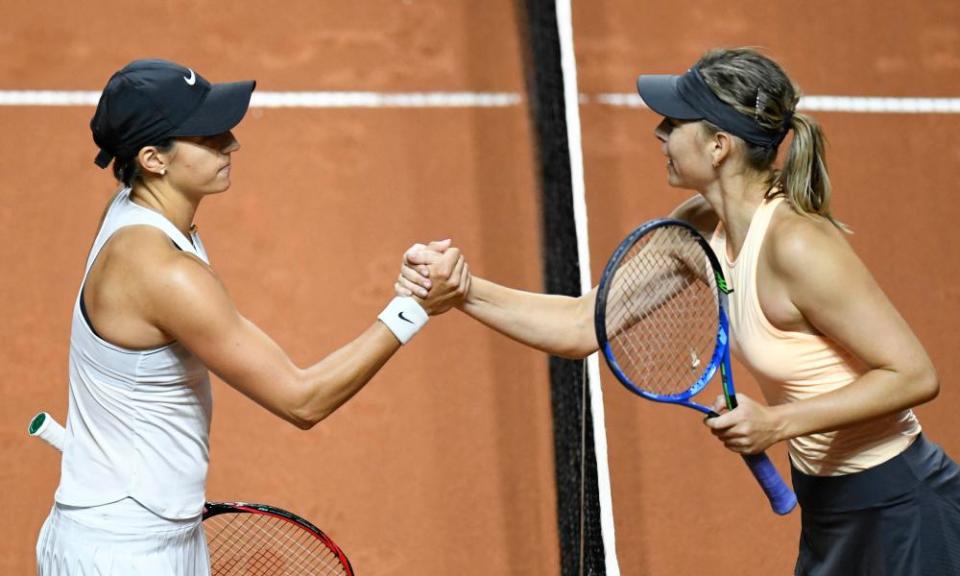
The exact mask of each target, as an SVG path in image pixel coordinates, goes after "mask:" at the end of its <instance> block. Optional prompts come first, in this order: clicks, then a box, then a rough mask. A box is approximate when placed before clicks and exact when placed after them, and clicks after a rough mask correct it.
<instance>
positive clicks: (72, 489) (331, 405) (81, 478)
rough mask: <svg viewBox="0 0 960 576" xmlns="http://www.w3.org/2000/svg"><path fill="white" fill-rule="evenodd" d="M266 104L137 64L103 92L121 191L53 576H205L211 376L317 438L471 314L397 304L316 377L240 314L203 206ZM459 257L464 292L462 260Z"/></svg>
mask: <svg viewBox="0 0 960 576" xmlns="http://www.w3.org/2000/svg"><path fill="white" fill-rule="evenodd" d="M254 86H255V83H254V82H252V81H250V82H236V83H229V84H213V85H211V84H210V83H209V82H207V81H206V80H205V79H204V78H203V77H202V76H200V75H199V74H197V73H196V71H195V70H193V69H190V68H187V67H184V66H180V65H178V64H174V63H172V62H167V61H162V60H138V61H135V62H132V63H131V64H129V65H127V66H126V67H124V68H123V69H122V70H120V71H118V72H117V73H116V74H114V75H113V76H112V77H111V78H110V80H109V82H108V83H107V85H106V88H105V89H104V91H103V94H102V96H101V98H100V102H99V105H98V106H97V111H96V113H95V115H94V117H93V120H92V121H91V129H92V131H93V138H94V141H95V142H96V144H97V145H98V146H99V148H100V153H99V155H98V156H97V158H96V163H97V164H98V165H99V166H100V167H101V168H106V167H107V166H108V165H109V164H110V162H111V161H112V162H113V170H114V174H115V175H116V177H117V179H118V180H120V181H121V182H122V183H123V188H122V189H121V190H120V191H119V193H117V195H116V196H115V197H114V198H113V200H112V201H111V202H110V204H109V206H108V207H107V210H106V213H105V214H104V217H103V220H102V223H101V226H100V230H99V232H98V234H97V236H96V239H95V241H94V244H93V248H92V249H91V251H90V254H89V257H88V259H87V265H86V271H85V276H84V279H83V282H82V283H81V288H80V291H79V294H78V297H77V301H76V304H75V306H74V311H73V324H72V331H71V339H70V385H69V392H70V402H69V408H68V417H67V431H66V438H65V446H64V451H63V461H62V468H61V478H60V485H59V487H58V489H57V492H56V498H55V500H56V502H55V504H54V506H53V509H52V510H51V512H50V515H49V517H48V518H47V520H46V522H45V523H44V526H43V528H42V529H41V532H40V536H39V539H38V542H37V565H38V573H39V574H41V575H43V576H66V575H74V576H75V575H78V574H91V575H92V574H103V575H107V574H114V575H132V574H139V575H151V574H156V575H165V576H169V575H184V576H187V575H189V576H196V575H204V574H208V573H209V560H208V558H207V553H206V543H205V541H204V533H203V529H202V527H201V524H200V519H201V513H202V509H203V504H204V500H205V498H204V487H205V481H206V475H207V461H208V442H207V435H208V432H209V426H210V416H211V411H212V402H211V395H210V382H209V377H208V373H207V371H208V370H212V371H214V372H215V373H216V374H217V375H219V376H220V377H221V378H222V379H223V380H224V381H225V382H227V383H228V384H230V385H231V386H233V387H234V388H236V389H237V390H239V391H240V392H242V393H243V394H245V395H247V396H249V397H250V398H251V399H253V400H254V401H255V402H257V403H258V404H260V405H262V406H263V407H265V408H266V409H268V410H270V411H271V412H273V413H274V414H276V415H277V416H279V417H281V418H283V419H285V420H287V421H289V422H291V423H292V424H294V425H296V426H299V427H301V428H305V429H306V428H310V427H311V426H313V425H314V424H316V423H317V422H319V421H320V420H323V419H324V418H325V417H326V416H327V415H329V414H330V413H331V412H333V411H334V410H336V409H337V408H338V407H339V406H340V405H341V404H343V403H344V402H346V401H347V400H348V399H350V397H352V396H353V395H354V394H355V393H357V392H358V391H359V390H360V389H361V388H362V387H363V386H364V384H366V383H367V381H368V380H370V378H371V377H373V375H374V374H376V372H377V370H379V368H380V367H381V366H383V365H384V363H385V362H386V361H387V360H388V359H389V358H390V357H391V356H392V355H393V354H394V353H395V352H396V351H397V350H398V349H399V347H400V345H401V344H402V343H404V342H406V341H407V340H409V338H410V337H412V336H413V334H414V333H415V332H416V331H417V330H418V329H419V328H420V327H422V326H423V324H424V323H425V322H426V321H427V318H428V315H429V314H433V313H438V312H440V311H443V310H444V309H446V308H449V307H450V306H451V305H452V304H453V303H455V302H456V301H457V298H458V296H457V295H456V293H455V292H454V293H453V295H452V298H448V297H447V296H446V295H445V296H443V297H442V298H440V299H427V300H425V301H423V302H421V304H417V303H416V302H414V301H413V299H411V298H395V299H394V300H393V301H391V302H390V304H389V305H388V306H387V307H386V309H385V310H384V311H383V313H382V314H381V315H380V316H379V321H376V322H373V323H372V324H371V326H370V327H369V328H368V329H366V330H365V331H364V332H363V333H362V334H360V335H359V336H358V337H357V338H356V339H354V340H353V341H352V342H350V343H348V344H347V345H345V346H344V347H342V348H340V349H339V350H336V351H335V352H333V353H331V354H329V355H328V356H327V357H325V358H323V359H322V360H320V361H319V362H317V363H316V364H314V365H312V366H309V367H307V368H300V367H298V366H296V365H295V364H294V363H293V362H292V361H291V360H290V358H289V357H288V356H287V355H286V354H285V353H284V351H283V350H282V349H281V348H280V347H279V346H278V345H277V344H276V343H275V342H274V341H273V340H271V339H270V337H269V336H267V335H266V334H265V333H264V332H262V331H261V330H259V329H258V328H257V327H256V326H255V325H254V324H253V323H251V322H250V321H249V320H247V319H246V318H244V317H243V316H242V315H241V314H240V313H239V312H238V311H237V309H236V308H235V307H234V305H233V303H232V301H231V299H230V297H229V295H228V294H227V292H226V290H225V288H224V286H223V285H222V284H221V282H220V280H219V279H218V278H217V275H216V273H215V272H214V271H213V269H211V268H210V266H209V265H208V263H207V254H206V252H205V251H204V248H203V244H202V243H201V242H200V237H199V236H198V235H197V232H196V230H195V229H194V227H193V225H192V223H193V220H194V216H195V214H196V212H197V209H198V207H199V205H200V203H201V201H202V200H203V199H204V198H205V197H206V196H208V195H211V194H218V193H221V192H224V191H225V190H227V188H229V186H230V164H231V158H232V156H231V155H232V153H233V152H236V151H237V150H238V149H239V147H240V146H239V144H238V143H237V140H236V139H235V138H234V136H233V134H232V133H231V130H232V129H233V128H234V127H235V126H236V125H237V123H239V122H240V120H241V119H242V118H243V116H244V114H245V112H246V110H247V107H248V105H249V102H250V96H251V93H252V91H253V89H254ZM434 247H435V248H440V249H442V248H445V247H446V246H445V245H443V244H438V245H436V246H434ZM447 254H448V255H449V258H448V259H450V260H454V261H456V266H458V267H459V269H460V270H461V271H462V272H463V273H464V274H465V273H466V268H465V266H464V264H463V261H462V259H461V258H459V256H458V255H457V253H456V251H453V252H450V251H447ZM385 281H386V279H385ZM464 288H466V284H465V285H464Z"/></svg>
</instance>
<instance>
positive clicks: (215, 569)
mask: <svg viewBox="0 0 960 576" xmlns="http://www.w3.org/2000/svg"><path fill="white" fill-rule="evenodd" d="M203 524H204V529H205V530H206V533H207V547H208V549H209V552H210V565H211V574H213V575H214V576H230V575H244V576H277V575H280V574H283V575H290V576H297V575H307V574H314V575H321V576H327V575H331V576H333V575H343V574H348V572H347V570H346V569H345V568H344V567H343V565H342V564H341V562H340V558H339V556H338V555H337V553H336V552H334V551H333V550H332V549H331V548H330V547H329V546H328V545H327V544H326V543H325V542H324V541H323V540H322V539H320V538H319V537H318V536H317V535H315V534H314V533H313V532H310V531H308V530H307V529H305V528H303V527H301V526H299V525H296V524H293V523H291V522H289V521H287V520H283V519H281V518H278V517H275V516H270V515H267V514H252V513H250V514H247V513H241V514H236V513H234V514H221V515H218V516H214V517H212V518H209V519H207V520H205V521H204V523H203Z"/></svg>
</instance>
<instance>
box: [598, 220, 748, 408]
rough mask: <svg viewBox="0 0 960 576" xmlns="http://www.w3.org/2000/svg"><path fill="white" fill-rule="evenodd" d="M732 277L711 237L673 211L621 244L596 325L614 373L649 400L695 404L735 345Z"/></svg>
mask: <svg viewBox="0 0 960 576" xmlns="http://www.w3.org/2000/svg"><path fill="white" fill-rule="evenodd" d="M727 292H728V289H727V284H726V281H725V279H724V276H723V271H722V269H721V268H720V262H719V261H718V260H717V257H716V254H714V252H713V250H712V249H711V248H710V245H709V243H708V242H707V240H706V239H705V238H704V237H703V236H702V235H701V234H700V233H699V232H698V231H697V230H696V229H695V228H693V227H692V226H690V225H689V224H687V223H686V222H683V221H680V220H674V219H668V218H661V219H656V220H651V221H649V222H646V223H644V224H642V225H641V226H639V227H637V228H636V229H635V230H634V231H633V232H631V233H630V234H629V235H628V236H627V237H626V238H625V239H624V240H623V241H622V242H621V243H620V245H619V246H617V249H616V250H615V251H614V253H613V255H612V256H611V257H610V260H609V261H608V262H607V265H606V266H605V267H604V270H603V274H602V276H601V278H600V284H599V286H598V288H597V299H596V305H595V310H594V328H595V331H596V335H597V342H598V344H599V346H600V350H601V351H602V352H603V355H604V358H605V360H606V362H607V365H608V366H609V367H610V369H611V371H612V372H613V374H614V376H616V378H617V380H619V381H620V383H621V384H623V385H624V386H625V387H626V388H627V389H628V390H630V391H632V392H634V393H636V394H638V395H640V396H642V397H644V398H647V399H649V400H654V401H657V402H671V403H677V404H688V405H690V406H692V407H694V408H697V409H700V410H701V411H703V410H704V409H703V408H702V407H700V406H698V405H695V404H692V403H690V402H689V399H690V398H691V397H692V396H694V395H695V394H697V393H698V392H700V391H701V390H703V388H704V387H705V386H706V385H707V383H708V382H709V381H710V380H711V379H712V378H713V376H714V375H715V374H716V372H717V370H718V369H720V366H721V364H722V363H723V362H724V358H725V356H726V355H727V354H728V353H729V352H728V348H729V322H728V319H727V314H726V298H727Z"/></svg>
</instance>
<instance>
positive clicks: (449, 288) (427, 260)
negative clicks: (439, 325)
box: [394, 240, 471, 316]
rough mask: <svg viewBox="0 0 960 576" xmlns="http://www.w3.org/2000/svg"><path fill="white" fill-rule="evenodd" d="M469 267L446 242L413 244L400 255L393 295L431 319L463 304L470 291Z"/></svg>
mask: <svg viewBox="0 0 960 576" xmlns="http://www.w3.org/2000/svg"><path fill="white" fill-rule="evenodd" d="M470 280H471V277H470V268H469V266H467V262H466V260H465V259H464V257H463V254H461V253H460V249H459V248H453V247H452V246H451V242H450V240H438V241H434V242H430V243H429V244H414V245H413V246H411V247H410V248H409V249H408V250H407V251H406V252H405V253H404V254H403V263H402V264H401V266H400V275H399V277H398V278H397V282H396V283H395V284H394V290H395V291H396V293H397V296H411V297H413V298H416V300H417V301H418V302H419V303H420V305H421V306H423V308H424V310H426V311H427V313H428V314H430V315H431V316H433V315H436V314H442V313H444V312H446V311H447V310H449V309H450V308H452V307H454V306H459V305H460V304H462V303H463V302H464V300H465V299H466V297H467V295H468V294H469V292H470Z"/></svg>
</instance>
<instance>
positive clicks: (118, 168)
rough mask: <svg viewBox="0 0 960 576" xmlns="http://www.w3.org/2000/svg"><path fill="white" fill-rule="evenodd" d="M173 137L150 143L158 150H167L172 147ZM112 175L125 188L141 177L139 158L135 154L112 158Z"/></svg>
mask: <svg viewBox="0 0 960 576" xmlns="http://www.w3.org/2000/svg"><path fill="white" fill-rule="evenodd" d="M173 144H174V140H173V138H167V139H165V140H162V141H161V142H160V143H158V144H152V146H154V147H156V149H157V150H159V151H160V152H164V153H166V152H169V151H170V150H172V149H173ZM113 177H114V178H116V179H117V180H118V181H119V182H122V183H123V185H124V186H125V187H127V188H131V187H132V186H133V184H134V183H135V182H136V181H138V180H141V179H142V178H143V171H142V170H141V168H140V158H139V156H138V155H137V154H134V155H133V156H128V157H125V158H115V159H114V160H113Z"/></svg>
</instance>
